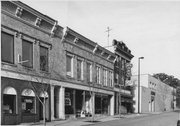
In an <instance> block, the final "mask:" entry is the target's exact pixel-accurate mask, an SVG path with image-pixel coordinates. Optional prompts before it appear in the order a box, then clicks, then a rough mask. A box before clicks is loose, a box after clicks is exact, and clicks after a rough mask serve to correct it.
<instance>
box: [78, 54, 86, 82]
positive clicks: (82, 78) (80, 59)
mask: <svg viewBox="0 0 180 126" xmlns="http://www.w3.org/2000/svg"><path fill="white" fill-rule="evenodd" d="M78 60H79V61H80V62H81V78H80V80H84V73H83V71H84V70H83V67H84V65H83V64H84V60H83V59H82V58H79V57H78V58H77V62H78ZM77 74H78V73H77Z"/></svg>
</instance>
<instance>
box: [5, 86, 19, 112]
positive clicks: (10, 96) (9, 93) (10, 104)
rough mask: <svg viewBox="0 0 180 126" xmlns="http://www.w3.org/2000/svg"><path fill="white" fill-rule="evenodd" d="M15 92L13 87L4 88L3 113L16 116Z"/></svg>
mask: <svg viewBox="0 0 180 126" xmlns="http://www.w3.org/2000/svg"><path fill="white" fill-rule="evenodd" d="M16 97H17V92H16V90H15V89H14V88H13V87H6V88H5V89H4V91H3V113H6V114H16V112H17V111H16V107H17V105H16V103H17V101H16Z"/></svg>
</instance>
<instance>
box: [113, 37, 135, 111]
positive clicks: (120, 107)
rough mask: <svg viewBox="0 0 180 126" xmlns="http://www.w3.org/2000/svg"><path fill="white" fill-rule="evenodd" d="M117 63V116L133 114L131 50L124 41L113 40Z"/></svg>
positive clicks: (115, 70) (115, 67)
mask: <svg viewBox="0 0 180 126" xmlns="http://www.w3.org/2000/svg"><path fill="white" fill-rule="evenodd" d="M113 46H114V53H115V55H116V61H115V63H114V85H115V86H114V90H115V114H120V113H133V104H134V101H133V97H134V95H133V87H132V86H130V85H129V84H128V83H127V82H128V81H129V80H130V79H131V68H132V64H131V59H132V58H133V57H134V56H133V55H132V54H131V50H130V49H129V48H128V47H127V46H126V44H125V43H124V42H122V41H117V40H113Z"/></svg>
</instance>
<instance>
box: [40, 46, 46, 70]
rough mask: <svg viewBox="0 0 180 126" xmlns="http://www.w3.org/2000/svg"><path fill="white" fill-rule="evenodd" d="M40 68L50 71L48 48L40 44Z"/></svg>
mask: <svg viewBox="0 0 180 126" xmlns="http://www.w3.org/2000/svg"><path fill="white" fill-rule="evenodd" d="M40 70H42V71H48V48H46V47H43V46H40Z"/></svg>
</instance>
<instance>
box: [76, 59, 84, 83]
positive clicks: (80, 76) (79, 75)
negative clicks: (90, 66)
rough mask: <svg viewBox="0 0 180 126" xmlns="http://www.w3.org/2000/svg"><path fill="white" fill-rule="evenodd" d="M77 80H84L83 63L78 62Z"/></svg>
mask: <svg viewBox="0 0 180 126" xmlns="http://www.w3.org/2000/svg"><path fill="white" fill-rule="evenodd" d="M77 79H78V80H83V61H82V60H79V59H78V60H77Z"/></svg>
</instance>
